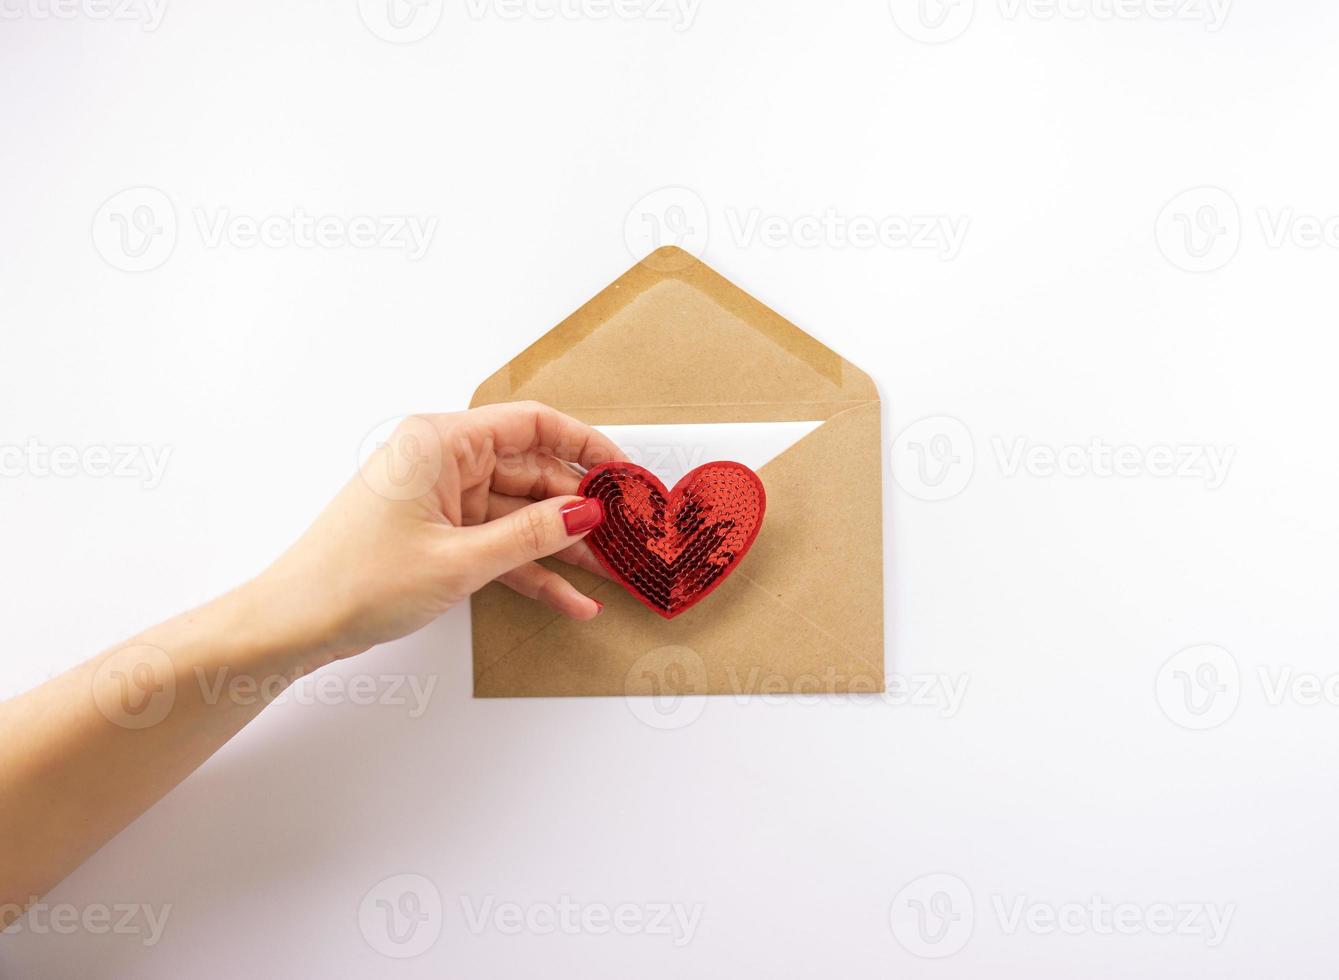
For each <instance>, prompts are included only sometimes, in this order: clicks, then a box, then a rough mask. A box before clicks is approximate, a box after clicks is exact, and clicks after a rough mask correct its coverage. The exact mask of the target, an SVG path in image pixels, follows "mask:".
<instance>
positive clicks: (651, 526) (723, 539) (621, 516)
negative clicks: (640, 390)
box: [579, 462, 767, 619]
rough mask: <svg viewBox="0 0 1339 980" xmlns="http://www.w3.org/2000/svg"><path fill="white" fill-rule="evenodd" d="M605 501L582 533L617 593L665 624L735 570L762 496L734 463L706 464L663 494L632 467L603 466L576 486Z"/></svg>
mask: <svg viewBox="0 0 1339 980" xmlns="http://www.w3.org/2000/svg"><path fill="white" fill-rule="evenodd" d="M579 492H580V493H581V495H582V496H585V497H596V498H598V499H599V500H600V501H601V502H602V503H603V504H604V522H603V523H602V524H600V526H599V527H597V528H596V529H595V530H594V531H592V532H591V533H590V534H589V535H587V536H586V542H587V543H588V544H589V545H590V547H591V550H592V551H594V552H595V557H596V558H598V559H599V560H600V564H602V565H603V566H604V567H605V568H607V569H608V570H609V573H610V574H611V575H613V576H614V578H615V579H617V580H618V581H619V582H620V583H621V584H622V585H623V587H624V588H626V589H627V590H628V591H629V592H631V593H632V594H633V595H634V596H636V597H637V598H638V599H639V600H640V601H641V602H642V603H643V604H644V605H645V606H647V607H648V608H650V609H652V610H654V611H655V612H658V613H659V614H660V615H662V616H664V617H665V618H666V619H673V618H674V617H675V616H677V615H679V613H681V612H683V611H684V610H686V609H689V608H690V607H692V606H693V605H695V604H697V603H698V602H701V601H702V600H703V599H705V598H706V597H707V596H708V595H709V594H710V593H711V590H712V589H714V588H716V586H718V585H720V584H721V583H722V582H723V581H725V577H726V576H727V575H729V574H730V573H731V572H732V571H734V569H735V566H736V565H738V564H739V562H740V560H741V559H743V557H744V555H745V554H746V553H747V552H748V550H749V548H750V547H751V546H752V544H753V539H754V538H756V537H757V536H758V529H759V528H760V527H762V518H763V512H764V511H765V510H766V509H767V495H766V494H765V493H764V492H763V487H762V481H761V480H759V479H758V475H757V474H756V473H754V472H753V471H752V470H751V469H749V468H748V467H747V466H744V465H743V464H741V463H728V462H719V463H706V464H704V465H702V466H699V467H698V468H697V469H695V470H693V471H692V472H691V473H689V474H688V475H687V476H685V477H684V478H683V479H682V480H680V481H679V482H678V483H676V484H675V485H674V489H673V490H670V491H666V490H665V485H664V484H663V483H661V482H660V481H659V480H657V479H656V478H655V475H654V474H652V473H651V472H649V471H648V470H645V469H643V468H642V467H640V466H637V465H635V464H633V463H604V464H602V465H600V466H597V467H595V468H594V469H592V470H590V471H589V472H588V473H587V474H586V476H585V479H583V480H582V481H581V489H580V491H579Z"/></svg>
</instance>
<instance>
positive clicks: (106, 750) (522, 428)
mask: <svg viewBox="0 0 1339 980" xmlns="http://www.w3.org/2000/svg"><path fill="white" fill-rule="evenodd" d="M622 458H623V456H622V454H621V453H620V452H619V450H618V447H616V446H615V445H614V444H613V443H612V442H610V441H609V440H608V439H606V438H605V437H604V436H602V435H600V433H598V432H596V431H595V430H594V429H592V428H590V427H589V426H587V425H584V424H582V423H581V422H578V421H576V419H571V418H568V417H567V416H565V415H561V414H559V413H558V412H555V411H554V410H553V409H551V408H545V407H544V406H542V405H536V404H534V403H529V402H527V403H525V404H517V405H494V406H491V407H489V408H481V409H477V410H475V411H471V412H461V413H459V414H456V415H421V416H414V417H412V418H409V419H406V420H405V421H404V422H403V423H402V424H401V425H400V427H399V428H398V429H396V431H395V434H394V435H393V436H392V437H391V438H390V440H389V441H388V442H387V443H386V445H385V446H383V447H381V448H380V449H378V450H377V452H376V453H374V454H373V455H372V457H371V458H370V459H369V460H368V461H367V463H366V464H365V465H364V466H363V467H362V470H361V472H360V473H359V474H358V475H357V476H355V477H354V478H353V479H352V480H350V481H349V483H348V485H347V486H345V487H344V489H343V490H342V491H340V493H339V495H338V496H336V497H335V499H334V500H333V501H331V503H330V505H329V506H328V507H326V509H325V511H324V512H323V513H322V514H321V516H320V517H319V518H317V520H316V523H314V524H313V525H312V526H311V528H310V529H309V530H308V531H307V533H306V534H304V535H303V536H302V538H301V539H300V540H299V541H298V542H297V544H295V545H294V546H293V547H292V548H290V549H289V550H288V552H287V553H285V554H284V555H283V556H282V557H281V558H280V559H279V560H278V561H277V562H275V563H274V565H273V566H271V567H270V568H269V569H267V570H266V571H265V572H263V573H262V574H261V575H260V576H258V577H257V578H255V579H253V580H252V581H250V582H248V583H246V584H245V585H243V586H242V587H241V588H238V589H235V590H234V591H232V592H229V593H228V594H226V595H223V596H220V597H219V598H217V599H215V600H213V601H212V602H209V603H206V604H205V605H204V606H201V607H200V608H198V609H194V610H192V611H191V612H188V613H184V614H182V615H180V616H178V617H176V618H175V619H171V620H168V621H167V622H165V623H160V624H159V625H158V626H154V627H150V628H149V629H147V630H145V631H144V632H143V633H140V634H139V635H137V636H135V637H133V638H131V639H130V640H128V641H127V642H125V643H123V644H121V645H119V646H117V647H113V648H112V649H110V650H108V651H106V652H104V653H103V654H101V655H100V656H98V657H94V658H93V659H92V660H89V661H87V662H86V663H83V664H81V665H79V666H77V667H75V668H73V669H71V670H69V671H66V672H65V673H64V674H62V675H60V676H59V677H56V678H54V679H52V680H50V681H48V682H47V683H46V684H44V685H42V686H41V687H39V688H37V689H36V690H33V691H30V692H28V693H27V694H25V695H22V696H20V697H18V698H15V699H13V700H11V701H7V702H5V703H4V704H0V842H3V843H4V846H0V928H3V927H5V926H7V925H8V924H9V923H10V922H11V921H12V920H13V919H14V918H15V917H17V916H18V915H19V914H20V913H21V911H22V909H23V908H24V907H25V906H26V905H27V904H29V903H30V902H32V901H33V900H34V899H35V897H36V896H38V895H41V894H43V893H44V892H46V890H47V889H49V888H50V887H51V886H52V885H54V884H55V883H56V882H58V881H60V879H61V878H63V877H64V876H65V875H66V874H68V873H69V872H70V870H71V869H72V868H74V867H76V866H77V865H78V864H79V863H80V862H81V861H83V860H84V858H86V857H87V856H88V855H89V854H92V853H93V851H95V850H96V849H97V848H98V847H100V846H101V845H102V844H103V843H104V842H105V841H107V840H108V839H110V838H111V837H112V835H114V834H115V833H116V832H117V831H119V830H120V829H121V828H122V827H124V826H125V825H126V824H128V823H129V822H130V821H131V820H133V819H135V817H136V816H138V815H139V814H140V813H141V812H143V811H144V809H145V808H146V807H148V806H150V805H151V804H152V803H153V802H154V801H155V800H157V799H159V798H160V797H161V796H162V795H163V794H164V793H166V792H167V791H168V790H170V789H171V788H172V787H173V786H175V785H176V784H177V783H179V782H180V781H181V780H183V779H185V778H186V776H187V775H189V774H190V773H191V772H192V771H193V770H194V769H195V768H196V767H197V766H199V765H200V764H201V763H202V762H204V761H205V759H207V758H209V756H210V755H212V754H213V753H214V752H215V751H216V750H217V749H218V747H219V746H220V745H222V744H223V743H224V742H226V741H227V740H228V739H229V738H231V737H232V736H233V735H234V734H235V733H236V732H237V731H239V730H240V729H241V728H242V727H243V726H245V725H246V724H247V723H248V722H250V721H251V719H252V718H254V717H255V716H256V715H257V714H258V713H259V712H260V711H261V710H262V709H263V708H264V707H265V705H266V704H267V703H269V702H270V701H271V700H272V699H273V698H274V697H276V696H277V695H278V694H279V693H280V692H281V691H282V690H283V688H284V687H285V686H286V685H287V684H288V683H290V682H291V681H293V680H295V679H296V678H298V677H300V676H302V675H303V674H305V673H308V672H309V671H311V670H314V669H315V668H317V667H320V666H321V665H323V664H325V663H328V662H329V661H331V660H333V659H336V658H338V657H346V656H350V655H352V654H354V653H358V652H360V651H362V650H366V649H367V648H368V647H370V646H373V645H374V644H377V643H381V642H384V641H386V640H393V639H395V638H396V637H400V636H404V635H405V634H407V633H412V632H413V631H414V630H416V629H418V628H420V627H421V626H424V625H426V624H427V623H428V622H430V621H431V620H432V619H434V618H436V617H437V616H438V615H440V614H441V613H443V612H445V611H446V610H447V609H449V608H450V607H451V606H452V605H453V604H455V603H457V602H459V601H460V600H461V599H464V598H465V597H466V596H468V595H469V594H470V593H471V592H473V591H475V590H476V589H479V588H481V587H483V586H484V585H486V584H487V583H488V582H491V581H493V580H494V579H498V580H500V581H502V582H505V583H506V584H507V585H509V586H511V587H512V588H513V589H516V590H517V591H518V592H522V593H524V594H525V595H528V596H533V597H535V598H537V599H539V600H541V601H543V602H546V603H548V604H549V605H550V606H552V607H553V608H554V609H556V610H558V611H559V612H561V613H563V614H564V615H566V616H571V617H572V618H574V619H591V618H593V617H594V616H596V615H598V613H599V611H600V604H599V603H598V602H595V601H594V600H593V599H590V598H588V597H587V596H584V595H582V594H581V593H580V592H578V591H577V590H576V589H575V588H574V587H573V586H572V585H571V583H569V582H568V581H566V580H565V579H564V578H562V577H561V576H560V575H557V574H556V573H554V572H551V571H549V570H548V569H546V568H543V567H542V566H540V565H537V564H535V559H536V558H542V557H544V556H546V555H557V556H558V557H560V558H563V559H565V560H567V561H569V562H572V563H573V564H576V565H581V566H583V567H586V568H589V569H590V570H592V571H600V566H599V565H598V563H597V562H596V561H595V559H594V557H593V556H592V555H591V554H590V552H589V551H588V550H587V549H586V546H585V545H584V544H582V543H581V538H582V537H583V536H584V535H585V534H586V533H587V532H588V531H590V530H591V528H593V527H595V526H596V525H597V524H598V523H599V522H600V520H601V518H602V517H603V515H602V513H601V511H600V505H599V503H598V501H594V500H583V499H582V498H580V497H578V496H576V495H575V491H576V489H577V487H578V485H579V483H580V478H579V477H578V475H577V473H576V470H574V469H573V468H572V467H571V466H570V465H569V464H571V463H577V464H580V465H581V466H585V467H590V466H594V465H595V464H596V463H601V462H605V461H607V460H610V459H622ZM206 682H208V683H206ZM211 685H214V686H211ZM234 685H236V686H234ZM211 692H212V693H211ZM225 692H238V694H240V695H241V696H234V695H230V694H228V693H225ZM11 841H14V842H17V843H16V846H14V847H10V846H8V844H9V842H11Z"/></svg>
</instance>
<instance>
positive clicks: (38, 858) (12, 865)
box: [0, 583, 331, 926]
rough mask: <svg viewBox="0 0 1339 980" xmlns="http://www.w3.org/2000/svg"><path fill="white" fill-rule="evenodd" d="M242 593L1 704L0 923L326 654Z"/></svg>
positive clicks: (263, 601)
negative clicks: (282, 624)
mask: <svg viewBox="0 0 1339 980" xmlns="http://www.w3.org/2000/svg"><path fill="white" fill-rule="evenodd" d="M276 601H280V600H279V598H278V597H272V596H271V590H269V589H268V588H266V587H265V586H262V585H260V584H258V583H251V584H249V585H246V586H243V587H242V588H240V589H238V590H236V591H235V592H232V593H229V594H228V595H225V596H223V597H221V598H219V599H216V600H214V601H213V602H210V603H208V604H206V605H204V606H202V607H200V608H199V609H196V610H193V611H191V612H189V613H186V614H184V615H182V616H178V617H176V618H175V619H172V620H169V621H168V622H166V623H163V624H161V625H159V626H155V627H153V628H151V629H149V630H146V631H145V632H143V633H141V634H140V635H138V636H136V637H134V638H133V639H131V640H129V641H127V642H126V643H123V644H120V645H118V646H117V647H114V648H112V649H111V650H109V651H107V652H105V653H103V654H101V655H99V656H97V657H94V658H93V659H92V660H89V661H87V662H85V663H83V664H80V665H79V666H78V667H75V668H73V669H72V670H70V671H67V672H66V673H65V674H62V675H61V676H59V677H57V678H55V679H53V680H51V681H49V682H48V683H46V684H44V685H43V686H41V687H39V688H37V689H36V690H34V691H30V692H28V693H27V694H24V695H22V696H21V697H18V698H16V699H14V700H12V701H9V702H7V703H5V704H0V915H3V917H4V918H3V921H2V922H0V926H3V925H5V924H8V922H9V921H10V920H11V919H12V918H13V917H14V913H15V906H24V905H26V904H28V903H29V902H30V901H31V900H32V898H33V897H34V896H40V895H42V894H43V893H45V892H46V891H47V890H49V889H50V888H51V887H53V886H54V885H55V884H57V883H58V882H59V881H60V880H61V879H62V878H64V877H65V876H66V875H67V874H69V872H70V871H72V870H73V869H74V868H76V867H77V866H78V865H79V864H80V863H81V862H82V861H84V860H85V859H86V858H87V857H88V856H89V855H90V854H92V853H93V852H94V851H96V850H97V849H98V848H99V847H101V846H102V845H103V844H104V843H106V842H107V841H108V840H110V839H111V838H112V837H113V836H115V835H116V834H117V833H118V832H119V831H120V830H121V829H122V828H124V827H125V826H126V825H127V824H129V823H130V822H131V821H132V820H134V819H135V818H136V817H137V816H139V815H140V814H141V813H143V812H144V811H145V810H146V809H148V808H149V807H150V806H151V805H152V804H153V803H154V802H156V801H157V800H158V799H160V798H161V797H162V796H163V795H165V794H166V793H167V791H168V790H170V789H171V788H172V787H173V786H175V785H176V784H177V783H179V782H181V781H182V780H183V779H184V778H186V776H188V775H189V774H190V773H191V772H193V771H194V770H195V769H196V768H198V767H199V766H200V764H201V763H203V762H204V761H205V760H206V759H208V758H209V757H210V756H211V755H212V754H213V753H214V752H215V751H217V750H218V749H219V747H220V746H222V745H223V744H224V743H225V742H227V741H228V740H229V739H230V738H232V736H233V735H235V734H236V733H237V732H238V731H239V730H240V729H241V728H243V727H244V726H245V725H246V724H247V723H248V722H249V721H251V719H252V718H254V717H255V716H256V715H257V714H259V713H260V711H261V710H262V709H263V708H264V707H265V706H266V705H267V704H268V703H269V702H270V701H272V700H273V699H274V698H275V697H276V696H277V695H278V694H279V693H281V692H282V690H283V689H284V687H286V686H287V685H288V684H289V683H291V682H292V680H294V679H295V678H296V677H298V676H301V674H303V673H305V672H307V671H308V670H310V669H313V668H314V667H315V666H318V665H319V664H320V663H322V662H325V661H327V660H329V659H331V656H330V655H329V654H327V653H326V652H324V651H322V650H320V649H319V648H318V647H317V646H316V645H314V644H313V643H312V642H311V641H310V640H309V639H308V638H304V637H301V636H299V635H297V634H293V635H287V636H286V635H284V632H285V631H284V630H283V629H281V628H280V627H279V625H278V624H279V623H280V622H283V621H284V617H282V616H279V615H278V614H277V613H278V611H277V610H276V609H273V608H270V605H271V603H273V602H276Z"/></svg>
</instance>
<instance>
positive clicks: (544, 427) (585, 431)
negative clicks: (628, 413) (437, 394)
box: [468, 401, 628, 469]
mask: <svg viewBox="0 0 1339 980" xmlns="http://www.w3.org/2000/svg"><path fill="white" fill-rule="evenodd" d="M468 416H469V417H470V422H471V423H477V424H479V425H482V426H484V427H485V428H486V429H487V430H488V431H489V432H490V433H491V435H492V436H493V445H494V447H495V448H496V449H497V450H498V451H507V452H517V453H525V452H535V451H539V452H545V453H549V454H550V455H553V456H556V457H557V458H558V459H561V460H565V461H567V462H569V463H576V464H578V465H579V466H581V467H582V468H584V469H590V468H591V467H592V466H598V465H599V464H601V463H608V462H611V461H614V460H620V461H622V460H626V459H627V458H628V457H627V455H626V454H625V453H624V452H623V450H621V449H619V448H618V445H617V444H616V443H615V442H614V441H613V440H612V439H610V438H609V437H608V436H606V435H604V433H602V432H600V431H598V430H596V429H594V428H592V427H591V426H589V425H587V424H586V423H585V422H582V421H580V420H578V419H574V418H572V416H570V415H564V414H563V413H562V412H560V411H558V410H557V409H555V408H550V407H549V406H548V405H544V404H541V403H540V402H533V401H530V402H505V403H502V404H498V405H485V406H483V407H482V408H476V409H473V410H472V411H470V412H469V413H468Z"/></svg>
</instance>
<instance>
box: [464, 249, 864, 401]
mask: <svg viewBox="0 0 1339 980" xmlns="http://www.w3.org/2000/svg"><path fill="white" fill-rule="evenodd" d="M525 399H535V400H536V401H541V402H544V403H545V404H547V405H552V406H553V407H554V408H557V409H559V410H560V411H563V412H566V413H568V414H569V415H573V416H575V417H576V418H579V419H581V420H582V421H584V422H588V423H590V424H592V425H619V424H636V423H667V424H670V423H686V422H780V421H795V420H803V419H816V420H822V419H828V418H831V417H832V416H834V415H836V414H837V413H839V412H842V411H845V410H846V409H848V408H851V407H853V406H855V405H859V404H863V403H866V402H871V401H877V400H878V391H877V389H876V388H875V386H874V383H873V381H871V380H870V378H869V377H868V376H867V375H866V374H865V373H864V372H863V371H861V370H860V369H858V368H856V367H855V366H853V365H852V364H850V363H849V362H847V361H846V360H844V359H843V358H841V357H839V356H838V355H837V354H835V353H833V352H832V351H831V350H829V349H828V348H827V347H825V346H823V345H822V344H821V343H819V342H818V341H817V340H815V339H814V338H813V337H811V336H809V335H808V334H806V333H805V332H804V331H802V330H800V328H799V327H796V326H795V325H794V324H792V323H790V322H789V321H787V320H786V319H785V318H784V317H782V316H780V315H779V314H777V313H775V312H773V311H772V310H770V309H768V308H767V307H766V306H764V305H763V304H762V303H759V302H758V301H757V300H756V299H754V298H753V297H752V296H750V295H749V294H748V293H746V292H744V291H743V290H742V289H740V288H739V287H737V286H735V285H734V284H733V283H731V282H730V281H729V280H727V279H725V278H723V277H722V276H720V275H718V274H717V273H715V272H714V271H712V270H711V269H710V268H708V267H707V266H706V265H704V264H703V263H702V262H699V261H698V260H697V259H695V258H693V257H692V256H691V255H689V254H688V253H687V252H684V251H682V250H681V249H677V248H672V247H671V248H663V249H659V250H658V251H656V252H654V253H652V254H651V255H649V256H647V258H646V259H644V260H643V261H642V262H640V263H638V264H637V265H636V266H634V267H633V268H632V269H630V270H629V271H628V272H627V273H625V274H624V275H623V276H622V277H621V278H619V279H618V280H617V281H616V282H614V283H613V284H612V285H610V286H609V287H608V288H606V289H605V290H604V291H603V292H601V293H600V294H599V295H598V296H596V297H595V298H594V299H592V300H591V301H590V302H588V303H587V304H586V305H585V306H583V307H581V309H579V310H577V311H576V312H575V313H573V314H572V315H571V316H569V317H568V318H567V319H566V320H564V321H563V322H562V323H560V324H558V326H556V327H554V328H553V329H552V330H550V331H549V332H548V333H547V334H545V335H544V336H543V337H541V338H540V339H539V340H538V341H537V342H536V343H534V344H532V345H531V346H530V347H528V348H527V349H526V350H525V351H523V352H522V353H520V354H519V355H517V356H516V357H514V358H513V359H512V360H511V362H510V363H508V364H507V365H506V366H505V367H503V368H502V369H501V370H500V371H498V372H497V373H496V374H494V375H493V376H492V377H491V378H489V379H488V380H487V381H485V382H484V383H483V384H482V385H481V386H480V387H479V390H478V391H476V392H475V394H474V398H473V400H472V401H471V402H470V406H471V407H476V406H479V405H488V404H492V403H494V402H505V401H521V400H525Z"/></svg>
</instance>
